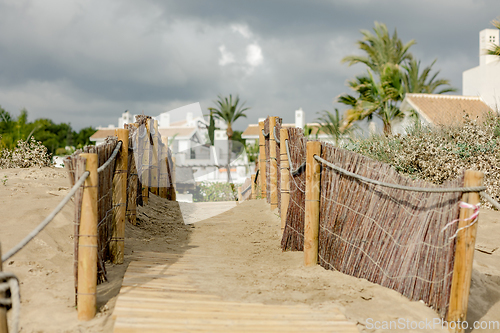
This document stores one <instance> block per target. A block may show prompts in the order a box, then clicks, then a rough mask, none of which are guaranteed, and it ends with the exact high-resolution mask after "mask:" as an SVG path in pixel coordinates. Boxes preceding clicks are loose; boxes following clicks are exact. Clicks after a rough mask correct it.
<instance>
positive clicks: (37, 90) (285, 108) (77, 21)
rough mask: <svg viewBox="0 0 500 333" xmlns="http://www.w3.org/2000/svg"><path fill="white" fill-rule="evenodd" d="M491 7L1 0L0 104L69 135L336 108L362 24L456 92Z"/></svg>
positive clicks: (259, 0) (473, 2)
mask: <svg viewBox="0 0 500 333" xmlns="http://www.w3.org/2000/svg"><path fill="white" fill-rule="evenodd" d="M499 15H500V2H499V1H498V0H484V1H481V0H455V1H451V0H447V1H445V0H433V1H427V0H421V1H402V0H377V1H375V0H372V1H370V0H345V1H341V0H338V1H327V0H321V1H320V0H301V1H299V0H251V1H250V0H245V1H242V0H210V1H207V0H176V1H175V0H161V1H160V0H142V1H132V0H116V1H115V0H78V1H72V0H43V1H42V0H0V106H2V107H3V108H4V109H6V110H7V111H9V112H11V113H12V114H14V115H15V116H17V115H18V113H19V110H21V109H22V108H26V109H27V110H28V114H29V120H30V121H32V120H34V119H37V118H50V119H52V120H53V121H55V122H56V123H59V122H69V123H71V125H72V127H73V128H74V129H77V130H78V129H81V128H83V127H87V126H93V127H97V126H107V125H108V124H114V125H117V123H118V120H117V119H118V117H120V116H121V114H122V112H124V111H125V110H130V112H131V113H133V114H138V113H142V112H144V113H145V114H148V115H152V116H156V115H158V114H160V113H162V112H166V111H170V110H172V109H175V108H177V107H181V106H183V105H187V104H191V103H196V102H199V103H200V105H201V107H202V109H203V111H204V112H207V109H208V108H209V107H212V106H215V105H214V102H213V101H214V100H216V99H217V96H218V95H222V96H227V95H229V94H233V95H239V96H240V98H241V100H242V101H245V102H246V104H245V105H246V106H248V107H250V108H251V109H250V110H248V111H247V112H246V113H247V118H240V119H239V120H238V121H237V122H236V123H235V125H234V128H235V129H237V130H244V129H245V128H246V126H247V125H248V124H249V123H256V122H257V119H258V118H260V117H266V116H268V115H273V116H280V117H281V118H283V122H285V123H291V122H293V121H294V111H295V110H296V109H298V108H302V109H303V110H304V111H305V112H306V121H308V122H313V121H314V120H315V119H316V118H317V117H318V114H317V113H318V112H319V111H321V110H329V111H333V110H334V108H339V110H341V111H342V110H344V109H345V108H344V107H343V106H342V105H341V104H338V103H335V100H336V97H337V96H339V95H340V94H342V93H348V92H349V88H348V87H347V86H346V81H347V80H349V79H351V78H353V77H354V76H355V75H357V74H362V73H364V72H365V71H366V68H365V67H364V66H363V65H355V66H352V67H349V66H348V65H347V64H345V63H342V62H341V59H342V58H343V57H345V56H347V55H351V54H362V53H361V52H360V51H359V50H358V49H357V47H356V41H357V40H359V39H361V33H360V30H361V29H365V30H372V29H373V26H374V22H375V21H378V22H381V23H385V24H386V25H387V27H388V28H389V31H390V32H391V33H392V32H393V31H394V29H395V28H397V32H398V35H399V37H400V38H401V39H402V41H403V42H408V41H410V40H411V39H415V40H416V42H417V44H416V45H414V46H412V47H411V49H410V51H411V52H412V53H413V55H414V56H415V57H416V58H417V59H419V60H421V61H422V65H424V66H427V65H429V64H430V63H431V62H432V61H433V60H434V59H436V58H437V62H436V64H435V65H434V67H433V68H434V69H435V70H440V75H439V77H440V78H445V79H449V80H450V81H451V84H452V86H454V87H456V88H458V92H457V94H460V93H461V89H462V72H463V71H465V70H467V69H470V68H472V67H475V66H478V65H479V31H480V30H482V29H486V28H493V26H492V25H491V23H490V22H491V21H492V20H493V19H495V18H496V17H497V16H499Z"/></svg>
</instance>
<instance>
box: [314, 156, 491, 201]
mask: <svg viewBox="0 0 500 333" xmlns="http://www.w3.org/2000/svg"><path fill="white" fill-rule="evenodd" d="M314 159H315V160H316V161H318V162H321V163H323V164H325V165H327V166H329V167H330V168H332V169H333V170H335V171H338V172H340V173H343V174H345V175H347V176H350V177H353V178H356V179H358V180H361V181H363V182H365V183H369V184H374V185H380V186H384V187H389V188H394V189H397V190H405V191H413V192H426V193H450V192H482V191H484V190H486V186H475V187H451V188H426V187H411V186H403V185H397V184H389V183H384V182H380V181H378V180H374V179H370V178H366V177H363V176H360V175H358V174H355V173H352V172H350V171H347V170H345V169H342V168H341V167H338V166H336V165H334V164H333V163H330V162H328V161H327V160H325V159H322V158H321V157H319V156H318V155H314Z"/></svg>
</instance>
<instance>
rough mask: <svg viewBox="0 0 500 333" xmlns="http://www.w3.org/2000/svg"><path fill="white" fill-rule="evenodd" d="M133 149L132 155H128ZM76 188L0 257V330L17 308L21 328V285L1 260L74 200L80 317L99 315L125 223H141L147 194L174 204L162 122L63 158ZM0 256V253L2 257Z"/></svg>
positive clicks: (142, 123) (119, 256) (142, 121)
mask: <svg viewBox="0 0 500 333" xmlns="http://www.w3.org/2000/svg"><path fill="white" fill-rule="evenodd" d="M129 151H130V152H131V153H129ZM64 162H65V165H66V169H67V171H68V174H69V179H70V183H71V185H72V188H71V190H70V192H69V193H68V195H66V197H65V198H64V199H63V200H62V201H61V202H60V203H59V205H58V206H57V207H56V208H55V209H54V210H53V211H52V213H51V214H50V215H49V216H47V218H46V219H45V220H44V221H42V222H41V223H40V224H39V225H38V226H37V227H36V228H35V229H34V230H33V231H32V232H31V233H30V234H29V235H28V236H26V237H25V238H24V239H23V240H22V241H21V242H20V243H19V244H17V245H16V246H15V247H14V248H12V249H11V250H9V251H8V252H7V253H6V254H5V255H3V256H1V258H0V332H2V333H3V332H7V320H6V310H7V309H9V308H10V307H13V308H14V323H13V325H12V327H13V331H14V332H17V329H18V316H19V306H20V302H19V285H18V281H17V278H16V277H15V276H14V275H13V274H11V273H7V272H2V270H1V268H2V262H4V261H6V260H8V259H9V258H10V257H12V256H13V255H14V254H15V253H17V252H18V251H20V250H21V249H22V248H23V247H24V246H25V245H26V244H28V243H29V242H30V241H31V240H32V239H33V238H34V237H36V235H37V234H38V233H39V232H40V231H41V230H43V228H45V227H46V226H47V225H48V224H49V223H50V222H51V221H52V219H53V218H54V217H55V216H56V215H57V214H58V213H59V212H60V211H61V209H62V208H63V207H64V206H65V205H66V204H67V203H68V202H69V201H70V199H71V198H72V197H73V196H74V202H75V220H74V258H75V261H74V273H75V303H76V305H77V308H78V319H80V320H90V319H92V318H93V317H94V316H95V313H96V289H97V288H96V287H97V284H98V283H102V282H104V281H106V280H107V274H106V262H108V261H111V262H113V263H115V264H122V263H123V259H124V246H125V220H127V221H129V222H130V223H131V224H136V223H137V217H136V207H137V205H138V204H139V205H144V204H147V198H148V197H149V193H150V192H151V193H154V194H156V195H159V196H160V197H162V198H165V199H169V200H175V199H176V195H175V187H174V180H175V164H174V160H173V158H172V152H171V151H170V150H169V149H168V145H166V144H164V143H163V142H162V139H161V136H160V134H159V131H158V124H157V122H156V121H155V120H153V119H152V118H151V117H149V116H140V117H139V119H138V121H137V122H136V123H134V124H128V125H125V129H117V130H116V131H115V136H112V137H108V138H107V139H106V140H105V143H104V144H102V145H99V146H97V147H96V146H87V147H85V148H84V149H83V150H79V151H77V152H75V153H74V154H73V155H72V156H70V157H68V158H66V159H65V161H64ZM0 254H1V253H0Z"/></svg>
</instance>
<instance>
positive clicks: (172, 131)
mask: <svg viewBox="0 0 500 333" xmlns="http://www.w3.org/2000/svg"><path fill="white" fill-rule="evenodd" d="M195 130H196V127H164V128H159V131H160V135H161V136H162V137H168V138H171V137H173V136H174V135H176V134H177V136H179V137H187V136H191V135H192V134H193V132H194V131H195Z"/></svg>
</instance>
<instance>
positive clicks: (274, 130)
mask: <svg viewBox="0 0 500 333" xmlns="http://www.w3.org/2000/svg"><path fill="white" fill-rule="evenodd" d="M273 134H274V140H275V141H276V142H277V143H278V144H281V142H280V139H278V136H277V135H276V126H274V127H273Z"/></svg>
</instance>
